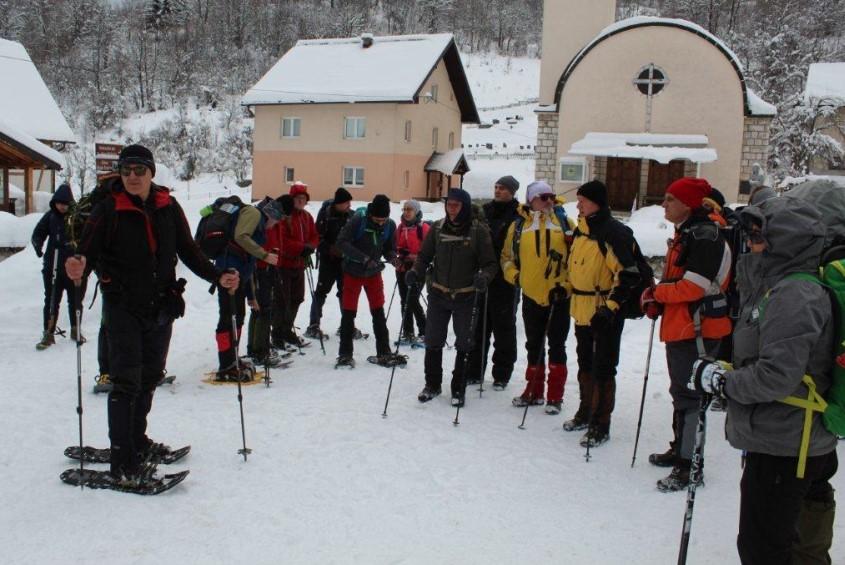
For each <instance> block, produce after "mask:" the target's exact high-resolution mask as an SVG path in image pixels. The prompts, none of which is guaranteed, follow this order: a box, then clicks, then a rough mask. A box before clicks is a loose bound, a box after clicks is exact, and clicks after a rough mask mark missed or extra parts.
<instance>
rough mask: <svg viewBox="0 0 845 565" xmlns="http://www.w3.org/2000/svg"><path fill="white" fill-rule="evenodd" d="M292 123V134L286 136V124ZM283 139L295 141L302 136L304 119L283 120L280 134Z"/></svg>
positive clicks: (285, 118) (288, 118)
mask: <svg viewBox="0 0 845 565" xmlns="http://www.w3.org/2000/svg"><path fill="white" fill-rule="evenodd" d="M286 122H290V124H291V126H290V129H291V134H290V135H285V123H286ZM279 133H280V134H281V137H282V139H295V138H297V137H299V136H300V135H301V134H302V118H297V117H294V116H286V117H284V118H282V130H281V131H280V132H279Z"/></svg>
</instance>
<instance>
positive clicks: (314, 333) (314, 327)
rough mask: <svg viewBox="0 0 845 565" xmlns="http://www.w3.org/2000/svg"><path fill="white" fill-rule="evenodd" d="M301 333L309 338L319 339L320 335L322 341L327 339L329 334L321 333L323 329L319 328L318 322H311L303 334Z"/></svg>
mask: <svg viewBox="0 0 845 565" xmlns="http://www.w3.org/2000/svg"><path fill="white" fill-rule="evenodd" d="M303 335H305V337H308V338H311V339H320V336H322V339H323V341H326V340H327V339H329V334H327V333H323V330H321V329H320V326H319V325H318V324H311V325H310V326H308V327H307V328H306V329H305V334H303Z"/></svg>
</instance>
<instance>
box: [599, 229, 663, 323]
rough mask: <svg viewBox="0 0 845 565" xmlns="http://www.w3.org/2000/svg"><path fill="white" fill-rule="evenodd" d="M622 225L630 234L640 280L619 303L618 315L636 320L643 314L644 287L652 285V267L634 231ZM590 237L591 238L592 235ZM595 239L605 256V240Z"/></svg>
mask: <svg viewBox="0 0 845 565" xmlns="http://www.w3.org/2000/svg"><path fill="white" fill-rule="evenodd" d="M623 227H624V228H625V229H626V230H628V233H629V234H630V236H631V241H632V242H633V248H632V249H631V252H632V254H633V255H634V263H635V264H636V265H637V271H639V274H640V280H639V281H638V282H637V284H636V285H634V287H633V288H631V290H630V292H629V294H628V296H626V297H625V298H624V300H623V301H622V303H621V304H620V305H619V315H620V316H622V318H624V319H626V320H638V319H640V318H642V317H643V316H644V315H645V314H644V313H643V311H642V309H641V308H640V296H642V294H643V292H645V289H647V288H651V287H652V286H654V269H652V268H651V265H649V264H648V261H647V260H646V258H645V256H644V255H643V251H642V249H640V244H639V243H637V239H636V238H635V237H634V232H633V231H631V228H629V227H628V226H623ZM590 237H591V238H592V236H590ZM595 241H596V243H597V244H598V246H599V251H601V254H602V255H603V256H605V257H606V256H607V242H606V241H604V240H603V239H599V238H595Z"/></svg>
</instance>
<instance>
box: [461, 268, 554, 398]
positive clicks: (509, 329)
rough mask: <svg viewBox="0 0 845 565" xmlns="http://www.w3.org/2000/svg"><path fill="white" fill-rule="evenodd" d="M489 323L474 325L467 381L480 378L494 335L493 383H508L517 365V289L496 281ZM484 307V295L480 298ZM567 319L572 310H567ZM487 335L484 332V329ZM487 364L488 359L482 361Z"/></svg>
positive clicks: (490, 298)
mask: <svg viewBox="0 0 845 565" xmlns="http://www.w3.org/2000/svg"><path fill="white" fill-rule="evenodd" d="M487 295H488V297H487V324H486V328H485V327H484V326H485V324H484V323H483V320H479V321H478V322H477V323H476V325H475V343H476V344H477V346H476V347H475V348H473V350H472V353H470V361H469V371H468V375H467V378H469V379H472V378H473V377H476V378H477V377H479V376H480V371H481V368H482V360H481V357H482V355H483V354H484V352H488V353H489V351H490V336H493V356H492V361H493V369H492V373H493V382H495V383H502V384H508V382H509V381H510V379H511V375H512V374H513V366H514V364H515V363H516V353H517V352H516V309H517V306H518V305H519V292H518V290H517V289H516V288H515V287H514V286H512V285H509V284H508V283H506V282H504V281H501V282H499V283H498V284H497V283H496V281H495V280H494V281H493V282H492V283H491V284H490V287H489V288H488V289H487ZM478 300H479V302H480V303H481V304H482V308H483V304H484V302H483V300H484V297H483V296H479V297H478ZM566 316H567V318H568V317H569V311H568V309H567V311H566ZM485 329H486V330H487V333H486V334H485V333H484V330H485ZM483 363H484V365H485V366H486V364H487V359H484V361H483Z"/></svg>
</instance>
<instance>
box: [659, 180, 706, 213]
mask: <svg viewBox="0 0 845 565" xmlns="http://www.w3.org/2000/svg"><path fill="white" fill-rule="evenodd" d="M711 190H712V188H711V187H710V183H709V182H707V181H706V180H704V179H697V178H693V177H684V178H680V179H678V180H676V181H675V182H673V183H672V184H670V185H669V188H667V189H666V193H667V194H671V195H672V196H674V197H675V198H677V199H678V200H680V201H681V202H683V203H684V205H685V206H687V207H689V208H692V209H693V210H695V209H697V208H701V201H702V200H703V199H704V198H706V197H708V196H710V192H711Z"/></svg>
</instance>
